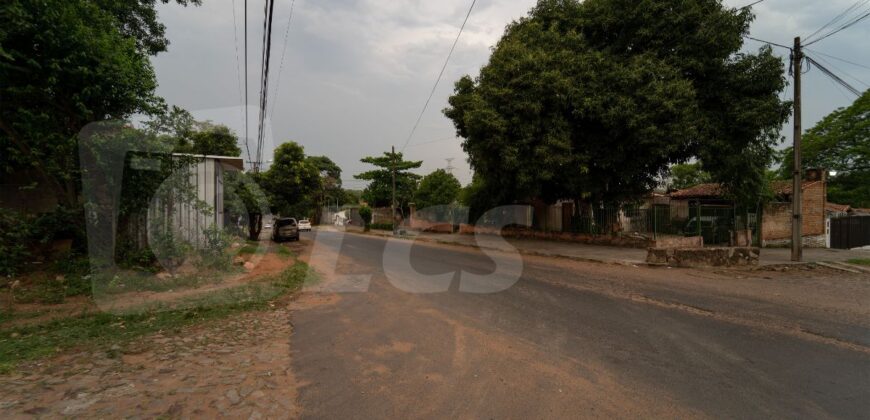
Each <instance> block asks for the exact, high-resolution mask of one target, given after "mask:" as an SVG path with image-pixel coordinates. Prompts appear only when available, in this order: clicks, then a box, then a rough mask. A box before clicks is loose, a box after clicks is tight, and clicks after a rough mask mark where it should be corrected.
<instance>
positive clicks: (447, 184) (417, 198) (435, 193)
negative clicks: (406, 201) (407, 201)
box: [414, 169, 462, 209]
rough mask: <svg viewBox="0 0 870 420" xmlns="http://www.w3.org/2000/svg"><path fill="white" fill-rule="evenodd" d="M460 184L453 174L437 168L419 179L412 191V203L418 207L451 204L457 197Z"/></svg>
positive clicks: (460, 187)
mask: <svg viewBox="0 0 870 420" xmlns="http://www.w3.org/2000/svg"><path fill="white" fill-rule="evenodd" d="M461 189H462V185H461V184H460V183H459V180H457V179H456V177H455V176H453V174H451V173H449V172H447V171H445V170H444V169H438V170H436V171H435V172H432V173H431V174H429V175H426V176H424V177H423V179H421V180H420V185H419V186H418V187H417V191H416V192H415V193H414V203H415V204H416V205H417V208H418V209H425V208H427V207H434V206H441V205H447V204H452V203H453V202H455V201H456V200H457V198H459V191H460V190H461Z"/></svg>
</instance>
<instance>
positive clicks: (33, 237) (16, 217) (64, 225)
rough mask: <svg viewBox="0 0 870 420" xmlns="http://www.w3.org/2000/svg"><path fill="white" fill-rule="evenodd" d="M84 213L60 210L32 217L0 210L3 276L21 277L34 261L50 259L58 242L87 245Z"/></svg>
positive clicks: (0, 260)
mask: <svg viewBox="0 0 870 420" xmlns="http://www.w3.org/2000/svg"><path fill="white" fill-rule="evenodd" d="M82 217H83V216H82V213H81V211H80V210H69V209H65V208H62V207H58V208H56V209H55V210H53V211H52V212H50V213H45V214H41V215H29V214H23V213H19V212H17V211H14V210H10V209H3V208H0V276H3V277H11V276H15V275H18V274H20V273H21V272H22V271H23V270H24V268H25V266H26V264H27V263H28V262H30V261H32V260H33V259H34V258H36V257H39V256H42V257H47V256H50V255H49V254H50V253H51V245H52V243H53V242H54V241H55V240H58V239H71V240H72V241H73V245H74V246H78V247H82V246H83V244H84V229H83V228H82V220H83V219H82Z"/></svg>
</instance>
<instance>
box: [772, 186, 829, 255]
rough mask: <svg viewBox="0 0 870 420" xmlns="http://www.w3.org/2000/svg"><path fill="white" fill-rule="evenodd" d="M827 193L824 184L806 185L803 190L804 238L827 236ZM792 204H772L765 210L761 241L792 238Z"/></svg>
mask: <svg viewBox="0 0 870 420" xmlns="http://www.w3.org/2000/svg"><path fill="white" fill-rule="evenodd" d="M826 195H827V191H826V190H825V183H824V182H815V183H811V184H806V185H805V186H804V189H803V196H802V206H801V209H802V211H803V236H819V235H824V234H825V202H826ZM791 221H792V214H791V203H771V204H768V205H767V206H766V207H765V208H764V219H763V220H762V227H761V239H762V240H764V241H775V240H778V239H789V238H791Z"/></svg>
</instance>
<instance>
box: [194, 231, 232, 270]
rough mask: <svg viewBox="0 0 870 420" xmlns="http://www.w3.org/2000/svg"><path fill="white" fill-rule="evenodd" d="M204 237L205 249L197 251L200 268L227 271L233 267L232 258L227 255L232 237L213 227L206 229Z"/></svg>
mask: <svg viewBox="0 0 870 420" xmlns="http://www.w3.org/2000/svg"><path fill="white" fill-rule="evenodd" d="M204 235H205V247H203V248H202V249H200V250H199V257H200V266H202V267H208V268H214V269H217V270H229V269H230V268H231V267H232V266H233V256H232V254H230V253H229V247H230V245H231V244H232V242H233V237H232V235H230V234H229V233H227V232H225V231H224V230H223V229H221V228H219V227H217V226H214V225H212V226H211V227H210V228H208V229H206V230H205V232H204Z"/></svg>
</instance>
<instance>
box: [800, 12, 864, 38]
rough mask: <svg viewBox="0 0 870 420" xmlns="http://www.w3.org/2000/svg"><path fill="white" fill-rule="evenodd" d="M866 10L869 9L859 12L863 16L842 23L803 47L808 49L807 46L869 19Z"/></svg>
mask: <svg viewBox="0 0 870 420" xmlns="http://www.w3.org/2000/svg"><path fill="white" fill-rule="evenodd" d="M867 10H870V9H865V10H862V11H861V12H859V13H864V14H863V15H859V16H858V17H856V18H853V19H852V20H850V21H848V22H846V23H844V24H843V25H841V26H839V27H838V28H836V29H833V30H832V31H830V32H828V33H827V34H826V35H823V36H822V37H820V38H816V39H815V40H813V41H810V42H808V43H806V44H804V46H805V47H808V46H810V45H813V44H815V43H817V42H819V41H822V40H824V39H827V38H829V37H831V36H834V35H836V34H838V33H839V32H840V31H844V30H846V29H848V28H850V27H852V26H853V25H855V24H857V23H858V22H860V21H862V20H864V19H866V18H867V17H870V12H868V11H867Z"/></svg>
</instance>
